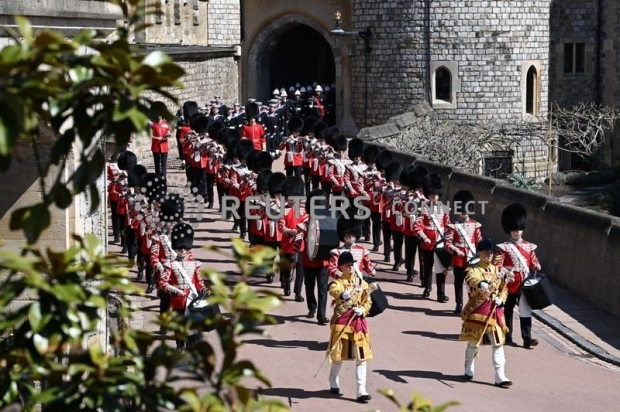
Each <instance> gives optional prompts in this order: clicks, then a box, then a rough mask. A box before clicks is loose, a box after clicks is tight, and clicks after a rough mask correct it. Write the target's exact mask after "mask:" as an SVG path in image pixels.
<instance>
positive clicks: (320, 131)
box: [314, 121, 329, 140]
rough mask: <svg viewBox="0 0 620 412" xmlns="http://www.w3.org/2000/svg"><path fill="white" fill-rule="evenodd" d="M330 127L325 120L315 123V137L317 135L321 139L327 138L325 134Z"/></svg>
mask: <svg viewBox="0 0 620 412" xmlns="http://www.w3.org/2000/svg"><path fill="white" fill-rule="evenodd" d="M328 128H329V126H327V123H325V122H322V121H321V122H318V123H317V124H315V125H314V137H316V138H317V139H319V140H325V136H327V129H328Z"/></svg>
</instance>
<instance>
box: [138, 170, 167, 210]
mask: <svg viewBox="0 0 620 412" xmlns="http://www.w3.org/2000/svg"><path fill="white" fill-rule="evenodd" d="M167 190H168V185H167V184H166V179H164V178H163V177H161V176H159V175H157V174H155V173H147V174H145V175H144V176H142V179H140V192H141V193H142V194H143V195H144V196H145V197H146V199H147V200H148V202H149V203H152V202H154V201H157V202H159V203H162V202H163V201H164V199H165V197H166V192H167Z"/></svg>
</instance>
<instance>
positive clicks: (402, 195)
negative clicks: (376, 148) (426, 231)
mask: <svg viewBox="0 0 620 412" xmlns="http://www.w3.org/2000/svg"><path fill="white" fill-rule="evenodd" d="M389 167H390V166H389V165H388V169H389ZM409 170H410V169H403V167H402V165H401V166H400V173H399V175H398V186H396V187H395V190H394V194H393V196H392V201H391V204H390V208H391V209H392V217H391V219H390V232H392V239H394V243H393V247H392V250H393V252H394V266H392V270H396V271H397V270H399V269H400V266H401V265H402V264H403V263H404V261H403V241H404V240H405V204H406V202H407V201H408V200H409V193H408V192H409V187H408V186H407V184H408V180H407V175H408V173H409ZM386 175H387V171H386Z"/></svg>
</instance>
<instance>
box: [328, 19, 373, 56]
mask: <svg viewBox="0 0 620 412" xmlns="http://www.w3.org/2000/svg"><path fill="white" fill-rule="evenodd" d="M341 17H342V15H341V14H340V12H339V11H337V12H336V13H335V14H334V23H335V24H336V27H335V28H334V30H332V31H331V35H332V37H333V38H334V43H335V44H336V48H338V49H339V48H341V47H342V44H343V42H344V37H345V36H359V37H361V38H362V39H363V40H364V51H365V52H366V53H367V54H368V53H370V52H371V51H372V48H371V47H370V39H371V38H372V31H371V30H370V27H368V28H367V29H366V30H364V31H345V30H344V29H343V28H342V19H341Z"/></svg>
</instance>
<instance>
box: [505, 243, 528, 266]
mask: <svg viewBox="0 0 620 412" xmlns="http://www.w3.org/2000/svg"><path fill="white" fill-rule="evenodd" d="M507 244H508V247H509V248H510V249H512V252H513V254H514V255H516V256H517V259H519V264H521V266H523V267H524V268H525V270H526V271H529V267H528V265H527V261H526V260H525V256H523V253H521V251H522V250H521V248H520V247H518V246H517V245H515V244H514V243H512V242H507Z"/></svg>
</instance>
